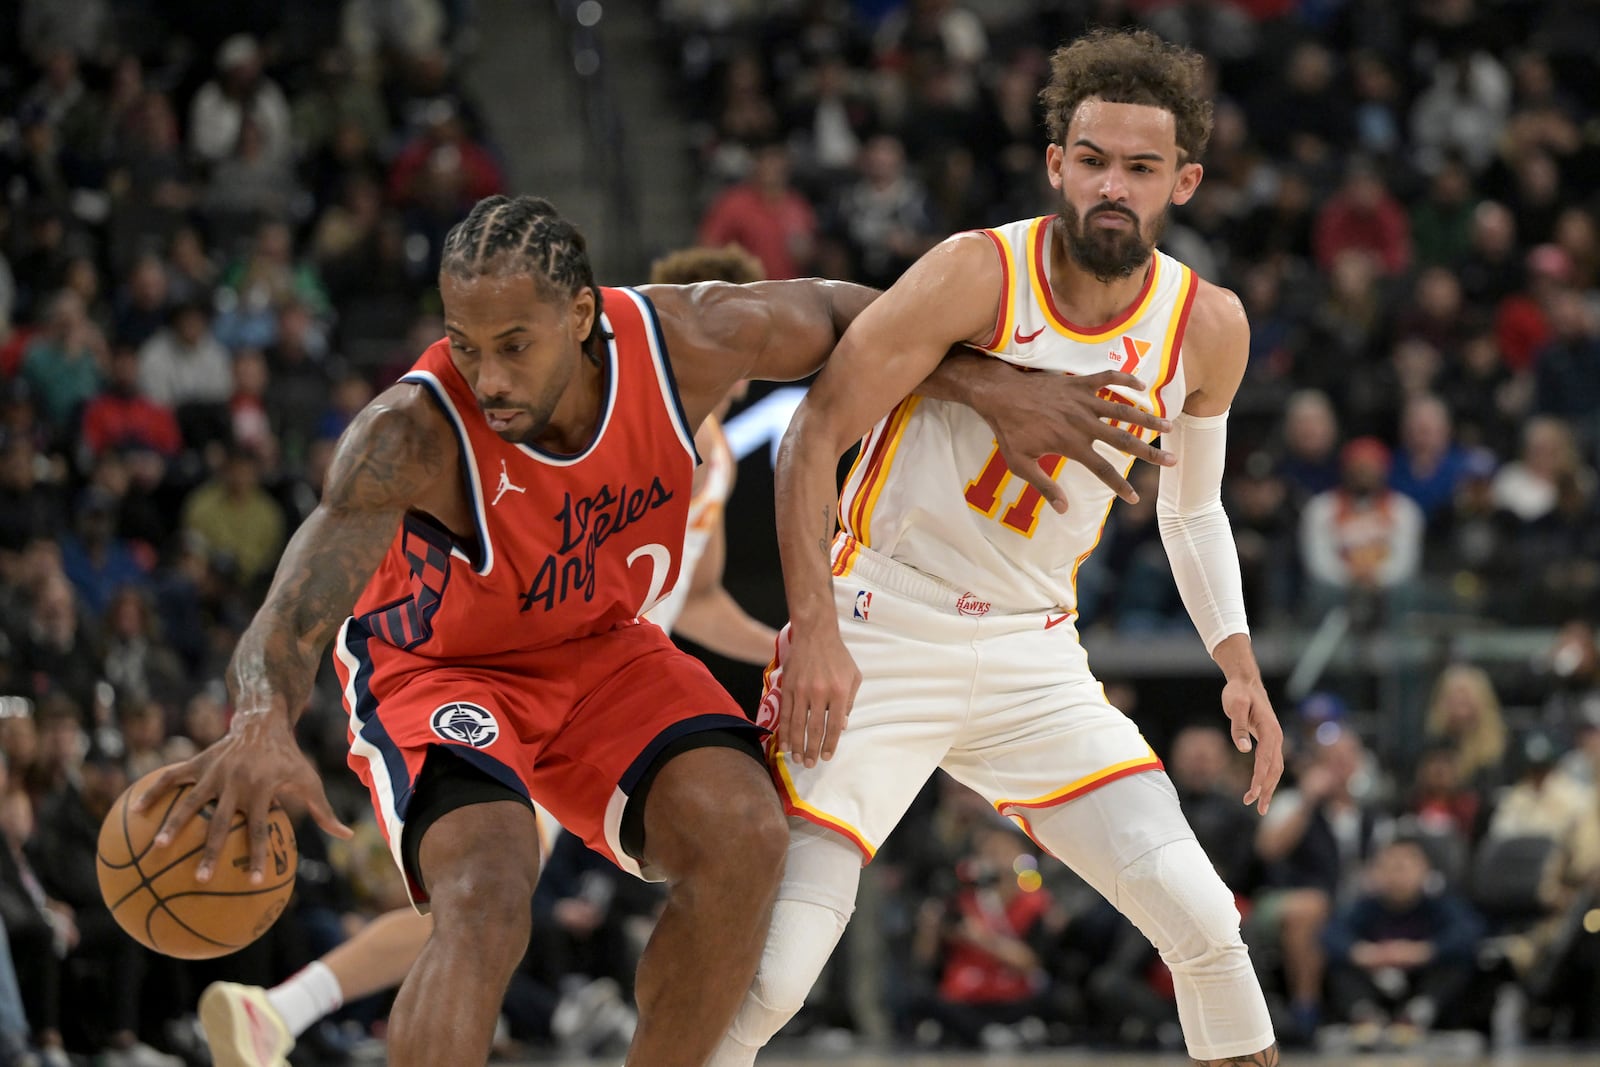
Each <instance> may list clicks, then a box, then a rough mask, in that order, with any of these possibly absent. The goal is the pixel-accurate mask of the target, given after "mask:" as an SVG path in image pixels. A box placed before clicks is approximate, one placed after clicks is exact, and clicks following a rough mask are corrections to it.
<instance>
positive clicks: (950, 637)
mask: <svg viewBox="0 0 1600 1067" xmlns="http://www.w3.org/2000/svg"><path fill="white" fill-rule="evenodd" d="M834 573H835V578H834V597H835V601H836V603H837V607H838V611H839V628H840V632H841V634H842V635H843V637H844V642H845V647H846V648H848V649H849V650H850V654H851V655H852V656H853V657H855V661H856V666H857V667H859V668H860V670H861V675H862V680H861V689H860V692H859V693H858V694H857V696H856V700H855V705H854V707H853V709H852V710H851V713H850V719H849V723H848V725H847V726H846V728H845V730H844V733H843V734H842V735H841V737H840V739H839V746H838V749H837V751H836V752H835V753H834V756H833V759H831V760H828V761H825V762H823V761H819V762H818V764H817V765H816V766H815V767H811V768H807V767H805V766H804V765H803V764H802V763H801V762H799V761H797V760H794V759H792V758H791V755H790V754H789V753H786V752H782V751H780V750H779V746H778V735H777V733H776V732H774V733H773V734H772V736H771V737H770V738H769V739H768V743H767V758H768V765H769V767H770V769H771V771H772V777H773V781H774V782H775V783H776V784H777V786H778V790H779V793H780V794H781V796H782V798H783V802H784V806H785V808H786V809H787V810H788V812H789V814H790V815H794V816H799V817H801V818H804V819H807V820H809V821H811V822H813V823H816V824H818V825H820V826H825V827H828V828H829V829H832V830H836V831H838V832H839V833H841V834H843V835H844V836H845V837H847V838H849V839H850V840H851V841H853V842H855V844H856V846H857V847H859V848H860V849H861V852H862V855H863V857H864V859H866V860H870V859H871V858H872V856H873V854H874V853H875V852H876V851H877V848H878V846H879V845H881V844H882V843H883V841H884V839H885V838H887V837H888V835H889V832H890V831H891V830H893V829H894V827H895V824H897V823H898V822H899V821H900V818H901V816H902V815H904V814H905V811H906V809H907V808H908V807H909V806H910V805H911V802H912V801H913V800H914V799H916V796H917V793H918V791H919V790H920V789H921V788H922V786H923V784H924V783H925V782H926V781H927V780H928V778H929V776H930V775H932V774H933V772H934V769H935V768H938V767H942V768H944V769H945V770H946V771H948V772H949V773H950V774H951V775H952V776H953V777H954V778H956V779H957V780H958V781H960V782H962V783H963V784H965V785H967V786H968V787H970V788H971V789H973V790H975V791H976V792H978V793H979V794H980V795H981V796H983V797H984V799H985V800H987V801H988V802H989V803H990V804H993V805H994V807H995V809H996V810H998V811H999V812H1000V813H1001V814H1002V815H1006V816H1009V817H1011V818H1012V819H1014V820H1015V821H1016V822H1018V823H1019V824H1020V825H1021V826H1022V828H1023V829H1024V830H1029V832H1030V833H1031V830H1030V829H1029V825H1028V819H1029V814H1030V813H1031V812H1035V811H1038V810H1039V809H1042V808H1048V807H1052V806H1054V805H1057V804H1064V803H1066V802H1067V801H1069V800H1072V799H1074V798H1075V797H1079V796H1082V795H1083V794H1084V793H1087V792H1089V791H1090V790H1092V789H1095V788H1096V787H1098V786H1101V785H1104V784H1106V783H1107V782H1111V781H1115V780H1117V779H1119V778H1123V777H1126V776H1128V775H1131V774H1138V773H1140V772H1142V771H1151V770H1160V769H1161V761H1160V759H1158V758H1157V757H1156V754H1155V751H1154V750H1153V749H1151V747H1150V745H1149V744H1148V743H1147V742H1146V741H1145V739H1144V737H1143V736H1142V735H1141V734H1140V733H1139V729H1138V727H1136V726H1135V725H1134V724H1133V722H1132V721H1130V720H1129V719H1128V717H1127V716H1125V715H1123V714H1122V712H1120V711H1118V710H1117V709H1116V708H1114V707H1112V706H1111V705H1110V704H1109V703H1108V702H1107V701H1106V696H1105V690H1104V689H1103V688H1102V686H1101V685H1100V683H1099V682H1098V681H1096V680H1095V678H1094V676H1093V675H1092V674H1091V673H1090V672H1089V663H1088V657H1087V656H1086V655H1085V653H1084V650H1083V645H1082V644H1081V643H1080V642H1079V640H1078V633H1077V630H1076V628H1075V626H1074V625H1073V617H1072V616H1071V615H1060V614H1036V613H1029V614H1001V613H999V612H997V611H995V610H992V608H991V606H990V605H986V604H984V603H982V602H980V601H978V600H977V599H976V598H974V597H973V596H971V595H970V594H967V593H965V592H963V591H962V590H960V589H956V588H954V587H952V586H949V585H947V584H946V583H944V582H941V581H939V580H937V579H935V578H931V577H929V576H928V575H925V574H923V573H922V572H920V571H917V570H914V569H912V568H910V567H907V566H905V565H903V564H900V563H896V562H894V561H893V560H891V559H888V558H887V557H885V556H881V555H878V554H877V553H874V552H872V551H871V550H869V549H865V548H861V547H860V546H859V545H857V544H856V543H855V542H853V541H851V540H850V539H849V538H847V537H841V538H840V539H839V542H838V544H837V545H836V546H835V567H834ZM789 647H790V633H789V629H788V628H787V627H785V628H784V630H783V632H782V633H781V634H780V635H779V638H778V653H777V657H776V658H775V659H774V661H773V665H772V666H771V667H770V668H768V671H767V679H766V688H765V692H764V694H763V697H762V703H761V711H760V715H759V719H760V722H761V724H762V725H763V726H766V727H769V728H771V729H773V730H774V731H775V730H776V727H777V722H778V710H779V698H780V695H781V693H782V687H783V660H784V657H785V655H786V654H787V652H788V649H789Z"/></svg>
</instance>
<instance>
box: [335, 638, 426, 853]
mask: <svg viewBox="0 0 1600 1067" xmlns="http://www.w3.org/2000/svg"><path fill="white" fill-rule="evenodd" d="M371 639H372V634H371V633H370V632H368V630H367V628H366V627H365V626H363V625H362V624H361V623H360V621H359V620H356V619H351V620H350V622H349V625H347V626H346V627H345V641H344V648H345V651H346V652H348V653H349V654H350V658H351V659H353V660H355V661H356V669H355V670H354V671H353V672H351V676H350V685H351V687H352V688H353V689H354V690H355V694H356V706H355V708H354V709H353V711H354V713H355V717H356V721H358V722H359V723H361V729H360V731H359V733H360V735H361V739H362V740H363V741H365V742H367V744H369V745H371V746H372V747H373V748H375V749H377V750H378V754H379V755H381V756H382V757H383V765H384V768H385V769H386V770H388V772H389V787H390V789H391V790H392V791H393V793H394V795H393V797H392V798H391V799H392V801H393V803H394V812H395V815H396V817H397V818H399V819H400V820H401V821H402V822H404V821H405V817H406V808H407V807H408V806H410V804H411V787H412V785H413V783H412V781H411V774H410V772H408V771H407V770H406V760H405V756H404V755H402V754H401V752H400V748H399V746H398V745H396V744H395V743H394V739H393V738H391V737H390V736H389V731H388V730H387V729H386V728H385V727H384V725H383V720H381V719H380V718H378V701H377V699H376V698H375V697H374V696H373V695H372V688H371V684H370V683H371V679H372V657H371V656H369V655H367V642H368V641H369V640H371Z"/></svg>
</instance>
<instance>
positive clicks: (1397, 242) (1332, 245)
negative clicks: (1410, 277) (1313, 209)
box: [1312, 160, 1411, 276]
mask: <svg viewBox="0 0 1600 1067" xmlns="http://www.w3.org/2000/svg"><path fill="white" fill-rule="evenodd" d="M1312 243H1313V246H1314V251H1315V253H1316V257H1317V266H1318V267H1319V268H1321V269H1322V270H1324V271H1331V270H1332V269H1333V263H1334V260H1336V259H1338V258H1339V253H1341V252H1344V251H1346V250H1348V249H1352V248H1353V249H1359V250H1361V251H1364V252H1368V253H1370V254H1371V255H1372V256H1373V257H1374V258H1375V259H1376V260H1377V261H1378V263H1379V265H1380V266H1381V267H1382V270H1383V273H1384V274H1387V275H1391V276H1392V275H1397V274H1401V273H1403V272H1404V271H1405V269H1406V268H1407V267H1408V266H1410V265H1411V220H1410V219H1409V218H1407V217H1406V212H1405V209H1404V208H1403V207H1401V206H1400V202H1399V201H1398V200H1396V199H1395V198H1394V196H1393V195H1392V194H1391V193H1390V192H1389V190H1388V189H1387V188H1386V187H1385V186H1384V184H1383V179H1382V178H1381V177H1379V175H1378V173H1377V171H1375V170H1373V169H1372V166H1371V164H1369V163H1367V162H1365V161H1362V160H1358V161H1356V162H1354V163H1352V164H1351V165H1350V169H1349V171H1348V172H1347V173H1346V174H1345V179H1344V184H1343V185H1341V186H1340V187H1339V191H1338V192H1336V193H1335V194H1334V195H1333V196H1332V198H1330V199H1329V200H1328V202H1327V203H1326V204H1325V205H1323V208H1322V210H1321V211H1320V212H1318V213H1317V223H1316V232H1315V234H1314V235H1313V237H1312Z"/></svg>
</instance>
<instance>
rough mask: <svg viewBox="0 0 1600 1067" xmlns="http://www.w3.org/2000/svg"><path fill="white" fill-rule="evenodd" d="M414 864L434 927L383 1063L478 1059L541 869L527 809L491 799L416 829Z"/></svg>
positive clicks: (398, 1066)
mask: <svg viewBox="0 0 1600 1067" xmlns="http://www.w3.org/2000/svg"><path fill="white" fill-rule="evenodd" d="M416 866H417V872H418V874H420V876H421V880H422V882H423V885H424V887H425V888H426V889H427V891H428V894H429V897H430V899H431V903H432V913H433V933H432V935H431V936H430V937H429V938H428V941H427V944H426V946H425V947H424V948H423V950H422V954H421V956H419V957H418V958H417V962H416V966H415V967H413V968H412V970H411V973H410V974H409V975H407V977H406V980H405V984H404V985H402V986H401V988H400V995H399V997H398V998H397V999H396V1000H395V1006H394V1012H393V1013H392V1015H391V1017H390V1028H389V1062H390V1064H391V1065H393V1067H411V1065H416V1067H423V1065H427V1067H432V1065H435V1064H446V1063H450V1064H457V1063H458V1064H479V1063H484V1062H485V1061H487V1060H488V1058H489V1048H490V1045H491V1044H492V1043H493V1039H494V1027H495V1020H496V1018H497V1017H498V1015H499V1012H500V1002H501V1000H502V998H503V997H504V995H505V991H506V986H507V984H508V983H509V982H510V981H511V975H512V972H513V971H515V970H516V967H517V965H518V964H519V963H520V962H521V961H522V956H523V953H524V952H525V951H526V949H527V946H528V932H529V928H530V926H531V925H532V909H531V907H530V905H529V901H530V900H532V898H533V887H534V883H535V882H536V881H537V880H538V875H539V831H538V826H537V823H536V821H535V819H534V814H533V809H532V808H531V807H529V806H528V805H526V804H523V803H517V802H515V801H512V800H496V801H489V802H484V803H474V804H470V805H468V806H465V807H458V808H455V809H453V810H450V811H448V812H446V813H445V814H443V815H440V816H439V817H438V819H437V820H435V821H434V822H433V823H432V824H431V825H430V826H428V827H427V829H426V830H424V831H423V832H422V836H421V840H420V843H419V845H418V848H417V864H416Z"/></svg>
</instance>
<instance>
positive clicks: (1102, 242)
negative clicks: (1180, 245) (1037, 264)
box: [1056, 201, 1167, 282]
mask: <svg viewBox="0 0 1600 1067" xmlns="http://www.w3.org/2000/svg"><path fill="white" fill-rule="evenodd" d="M1107 214H1111V215H1118V216H1121V217H1122V218H1124V219H1127V220H1128V222H1129V223H1130V225H1129V227H1128V228H1127V229H1126V230H1104V229H1100V228H1099V227H1097V226H1092V225H1090V224H1091V223H1092V222H1093V221H1094V220H1095V218H1096V217H1098V216H1100V215H1107ZM1056 225H1057V226H1058V227H1059V228H1060V233H1061V237H1062V239H1063V243H1064V244H1065V245H1066V249H1067V255H1068V256H1070V257H1071V258H1072V262H1074V263H1076V264H1077V265H1078V266H1079V267H1081V268H1083V269H1084V270H1086V271H1088V272H1089V273H1090V274H1092V275H1094V276H1095V279H1096V280H1098V281H1102V282H1111V281H1117V280H1119V279H1122V278H1129V277H1132V276H1133V272H1134V271H1136V270H1138V269H1139V268H1141V267H1143V266H1144V265H1145V264H1146V263H1148V262H1149V261H1150V253H1151V252H1153V251H1155V247H1156V241H1157V240H1159V239H1160V237H1161V231H1162V230H1163V229H1165V228H1166V225H1167V213H1166V211H1165V210H1163V211H1162V212H1161V214H1160V215H1158V216H1156V218H1155V219H1153V220H1151V223H1150V232H1149V233H1148V234H1147V233H1145V228H1144V223H1143V222H1142V221H1141V220H1140V218H1139V216H1137V215H1135V214H1134V213H1133V212H1131V211H1129V210H1127V209H1126V208H1122V207H1118V206H1117V205H1115V204H1112V203H1109V202H1106V201H1101V202H1100V203H1098V204H1096V205H1095V206H1094V207H1092V208H1090V209H1089V210H1088V211H1086V212H1084V213H1083V215H1081V216H1080V215H1079V214H1078V212H1077V209H1076V208H1074V207H1073V206H1072V205H1071V204H1067V203H1063V204H1062V210H1061V213H1060V214H1059V215H1058V216H1056Z"/></svg>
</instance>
